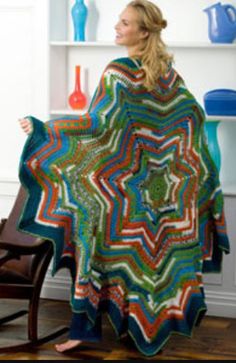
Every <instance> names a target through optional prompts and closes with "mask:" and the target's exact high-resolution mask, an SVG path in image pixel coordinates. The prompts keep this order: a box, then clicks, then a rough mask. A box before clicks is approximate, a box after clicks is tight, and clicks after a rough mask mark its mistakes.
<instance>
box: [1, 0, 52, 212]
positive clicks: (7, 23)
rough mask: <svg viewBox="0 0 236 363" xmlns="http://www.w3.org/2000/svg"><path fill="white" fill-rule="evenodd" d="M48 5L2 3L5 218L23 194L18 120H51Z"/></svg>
mask: <svg viewBox="0 0 236 363" xmlns="http://www.w3.org/2000/svg"><path fill="white" fill-rule="evenodd" d="M47 34H48V32H47V2H45V1H43V0H0V44H1V56H0V106H1V107H0V109H1V121H0V122H1V133H0V197H1V203H0V217H5V216H6V215H7V214H8V212H9V210H10V208H11V206H12V203H13V198H12V197H13V196H14V195H15V194H16V191H17V189H18V183H17V181H18V178H17V176H18V164H19V159H20V155H21V151H22V148H23V145H24V142H25V135H24V134H23V132H22V131H21V129H20V127H19V125H18V118H20V117H23V116H25V115H28V114H35V115H36V116H38V117H42V118H45V117H46V114H47V102H48V101H47V99H48V97H47V89H48V87H47V79H48V77H47V67H48V65H47V64H48V62H47V54H48V52H47Z"/></svg>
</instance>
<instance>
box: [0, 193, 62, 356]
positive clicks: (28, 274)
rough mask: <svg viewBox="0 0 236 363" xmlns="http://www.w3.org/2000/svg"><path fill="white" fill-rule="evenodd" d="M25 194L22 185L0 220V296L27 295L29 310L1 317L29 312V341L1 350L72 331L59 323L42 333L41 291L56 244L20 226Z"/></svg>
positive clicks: (16, 348)
mask: <svg viewBox="0 0 236 363" xmlns="http://www.w3.org/2000/svg"><path fill="white" fill-rule="evenodd" d="M25 198H26V192H25V190H24V189H23V188H22V187H21V188H20V190H19V193H18V196H17V198H16V202H15V204H14V206H13V209H12V211H11V213H10V215H9V217H8V219H4V220H2V221H1V223H0V299H1V298H2V299H17V300H19V299H26V300H28V301H29V305H28V310H21V311H17V312H16V313H15V314H11V315H9V316H6V317H3V318H0V325H2V324H5V323H7V322H10V321H11V320H13V319H16V318H18V317H20V316H22V315H24V314H27V313H28V341H26V342H24V341H23V342H22V343H21V344H18V345H14V346H11V347H8V346H7V347H1V346H0V353H3V352H8V351H11V352H12V351H20V350H22V349H24V348H26V349H27V348H30V347H31V346H34V345H40V344H43V343H45V342H47V341H49V340H52V339H54V338H56V337H58V336H60V335H62V334H63V333H65V332H66V331H68V327H59V328H58V329H57V330H56V331H54V332H52V333H50V334H48V335H47V336H44V337H41V338H39V337H38V308H39V301H40V292H41V288H42V285H43V281H44V278H45V275H46V272H47V269H48V266H49V263H50V261H51V259H52V256H53V245H52V242H51V241H49V240H44V239H39V238H38V239H37V238H34V237H32V236H31V235H29V234H26V233H23V232H20V231H18V230H17V222H18V219H19V216H20V213H21V211H22V206H23V205H24V202H25ZM1 329H2V328H1Z"/></svg>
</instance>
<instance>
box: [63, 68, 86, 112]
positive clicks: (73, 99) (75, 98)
mask: <svg viewBox="0 0 236 363" xmlns="http://www.w3.org/2000/svg"><path fill="white" fill-rule="evenodd" d="M80 70H81V66H79V65H77V66H75V88H74V91H73V92H72V93H71V94H70V96H69V98H68V102H69V105H70V107H71V108H72V109H74V110H82V109H84V108H85V106H86V104H87V98H86V96H85V94H84V93H83V92H82V91H81V82H80V77H81V75H80Z"/></svg>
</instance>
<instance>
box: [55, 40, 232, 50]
mask: <svg viewBox="0 0 236 363" xmlns="http://www.w3.org/2000/svg"><path fill="white" fill-rule="evenodd" d="M166 44H167V46H168V47H169V48H206V49H235V50H236V43H210V42H167V43H166ZM50 45H51V46H53V47H117V48H118V47H120V46H119V45H117V44H116V43H115V42H112V41H97V42H72V41H52V42H50Z"/></svg>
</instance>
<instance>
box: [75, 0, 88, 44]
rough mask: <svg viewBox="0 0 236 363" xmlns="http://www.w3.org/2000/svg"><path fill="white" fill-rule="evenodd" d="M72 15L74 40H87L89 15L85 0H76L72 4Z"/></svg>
mask: <svg viewBox="0 0 236 363" xmlns="http://www.w3.org/2000/svg"><path fill="white" fill-rule="evenodd" d="M71 15H72V20H73V25H74V41H80V42H84V41H85V26H86V21H87V16H88V9H87V7H86V5H85V4H84V0H76V2H75V4H74V5H73V6H72V9H71Z"/></svg>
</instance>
